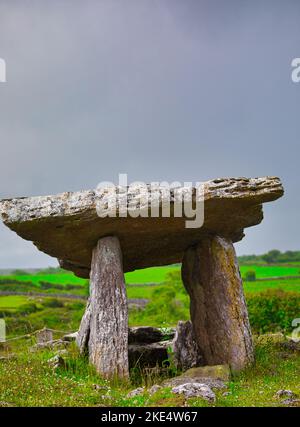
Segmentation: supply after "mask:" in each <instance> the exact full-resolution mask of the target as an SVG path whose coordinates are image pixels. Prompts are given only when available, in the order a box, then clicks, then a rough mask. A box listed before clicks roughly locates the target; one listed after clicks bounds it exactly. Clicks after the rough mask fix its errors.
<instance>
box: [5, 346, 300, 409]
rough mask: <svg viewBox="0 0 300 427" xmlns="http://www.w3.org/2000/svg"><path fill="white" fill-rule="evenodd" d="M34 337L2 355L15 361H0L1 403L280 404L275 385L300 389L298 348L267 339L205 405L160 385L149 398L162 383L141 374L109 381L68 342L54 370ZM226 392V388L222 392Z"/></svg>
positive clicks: (120, 404)
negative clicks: (128, 379)
mask: <svg viewBox="0 0 300 427" xmlns="http://www.w3.org/2000/svg"><path fill="white" fill-rule="evenodd" d="M33 344H34V341H22V343H20V342H19V343H17V342H15V343H14V344H12V345H11V346H10V347H8V348H6V349H5V350H4V349H3V348H2V351H1V350H0V355H3V354H8V353H10V352H13V353H14V354H15V355H16V358H15V359H12V360H9V361H5V362H0V379H1V381H0V402H1V403H0V406H1V405H4V404H6V405H7V406H21V407H22V406H23V407H25V406H111V407H117V406H131V407H133V406H134V407H147V406H161V407H164V406H173V407H176V406H188V407H202V406H222V407H223V406H225V407H226V406H227V407H232V406H233V407H236V406H268V407H270V406H284V405H283V403H282V401H281V400H278V399H277V398H276V396H275V394H276V392H277V391H278V390H279V389H289V390H292V391H293V392H294V393H299V383H300V355H299V352H298V353H296V352H291V351H285V352H284V354H283V352H282V349H281V348H279V347H278V344H274V343H272V342H268V343H267V344H266V343H264V344H257V345H256V363H255V365H254V366H253V367H251V368H249V369H247V370H245V371H244V372H242V373H240V374H239V375H235V376H234V377H233V378H232V379H231V381H230V382H229V383H228V384H227V389H226V390H219V391H216V397H217V401H216V403H215V404H209V403H207V402H205V401H203V400H201V399H195V398H193V399H187V400H185V399H184V397H183V396H178V395H174V394H172V393H171V390H170V388H162V389H160V390H159V391H158V392H157V393H155V394H154V395H152V396H150V395H149V393H148V388H149V387H150V386H151V385H152V384H153V383H160V381H161V379H159V377H157V376H156V377H152V378H149V377H145V376H143V375H142V376H141V377H139V379H138V378H135V382H134V383H128V382H111V383H110V382H108V381H107V380H103V379H102V378H100V377H99V376H98V375H97V374H96V373H95V371H94V369H93V367H91V366H90V365H89V364H88V361H87V360H86V359H84V358H82V357H81V356H79V354H78V351H77V349H76V348H75V347H74V346H73V345H71V347H70V348H69V349H68V355H67V356H64V357H66V360H67V365H66V367H63V368H59V369H57V370H56V371H53V370H52V368H51V367H50V366H49V364H48V363H47V360H48V359H49V358H50V357H52V356H53V355H54V352H53V351H49V350H39V351H37V352H31V351H30V347H31V346H32V345H33ZM141 385H144V386H146V389H145V392H144V393H143V394H142V395H140V396H136V397H131V398H128V397H127V394H128V392H129V391H130V390H132V389H133V388H136V387H137V386H141ZM224 391H226V392H229V394H228V395H226V396H224V395H223V394H224Z"/></svg>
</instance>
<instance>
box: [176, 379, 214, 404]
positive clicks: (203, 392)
mask: <svg viewBox="0 0 300 427" xmlns="http://www.w3.org/2000/svg"><path fill="white" fill-rule="evenodd" d="M171 392H172V393H174V394H183V395H184V397H185V398H186V399H188V398H190V397H197V398H201V399H204V400H207V401H208V402H210V403H214V402H215V401H216V395H215V393H214V392H213V391H212V389H211V388H210V387H208V385H206V384H202V383H186V384H182V385H179V386H177V387H173V388H172V390H171Z"/></svg>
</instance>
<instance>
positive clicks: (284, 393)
mask: <svg viewBox="0 0 300 427" xmlns="http://www.w3.org/2000/svg"><path fill="white" fill-rule="evenodd" d="M275 397H277V398H278V399H282V398H286V399H287V398H288V399H292V398H294V397H296V394H295V393H293V392H292V390H278V391H277V393H276V394H275Z"/></svg>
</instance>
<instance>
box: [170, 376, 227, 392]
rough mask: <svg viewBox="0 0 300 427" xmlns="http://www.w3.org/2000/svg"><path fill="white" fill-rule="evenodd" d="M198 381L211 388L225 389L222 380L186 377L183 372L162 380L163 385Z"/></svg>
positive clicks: (175, 385)
mask: <svg viewBox="0 0 300 427" xmlns="http://www.w3.org/2000/svg"><path fill="white" fill-rule="evenodd" d="M192 383H200V384H206V385H207V386H208V387H209V388H211V389H216V390H222V389H226V387H227V386H226V384H225V383H224V381H222V380H218V379H214V378H209V377H186V376H185V375H184V374H182V375H179V376H177V377H174V378H169V379H167V380H165V381H163V382H162V386H163V387H177V386H179V385H183V384H192Z"/></svg>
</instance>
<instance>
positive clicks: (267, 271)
mask: <svg viewBox="0 0 300 427" xmlns="http://www.w3.org/2000/svg"><path fill="white" fill-rule="evenodd" d="M240 270H241V274H242V276H244V274H245V273H246V272H247V271H249V270H254V271H255V272H256V277H257V278H265V277H280V276H300V268H299V267H284V266H277V265H276V266H271V265H270V266H262V265H241V266H240Z"/></svg>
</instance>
